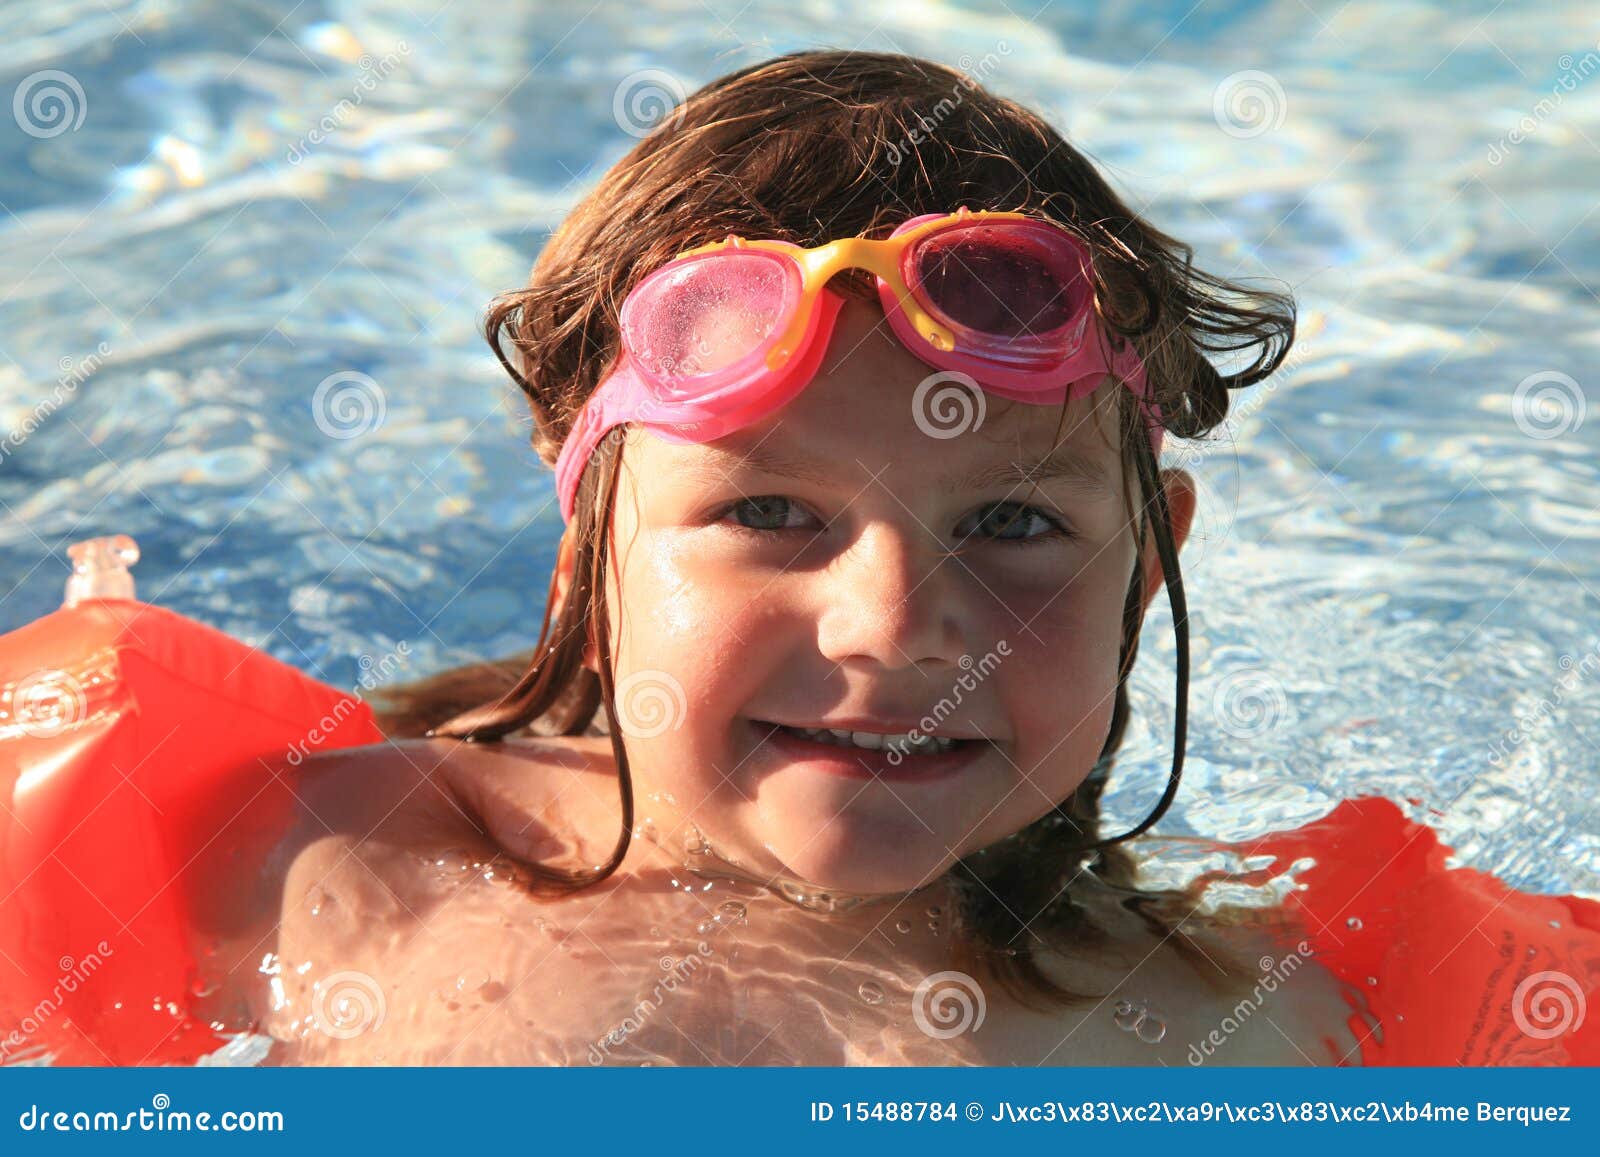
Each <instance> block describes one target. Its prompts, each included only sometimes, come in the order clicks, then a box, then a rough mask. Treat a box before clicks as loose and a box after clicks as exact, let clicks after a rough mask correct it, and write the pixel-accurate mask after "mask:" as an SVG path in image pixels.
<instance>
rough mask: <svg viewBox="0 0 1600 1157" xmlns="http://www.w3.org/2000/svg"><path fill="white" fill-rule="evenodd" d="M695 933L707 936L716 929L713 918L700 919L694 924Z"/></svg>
mask: <svg viewBox="0 0 1600 1157" xmlns="http://www.w3.org/2000/svg"><path fill="white" fill-rule="evenodd" d="M694 930H695V933H696V934H697V935H700V936H709V935H711V933H713V932H715V931H716V930H717V922H716V921H715V920H702V921H700V923H698V924H696V925H695V926H694Z"/></svg>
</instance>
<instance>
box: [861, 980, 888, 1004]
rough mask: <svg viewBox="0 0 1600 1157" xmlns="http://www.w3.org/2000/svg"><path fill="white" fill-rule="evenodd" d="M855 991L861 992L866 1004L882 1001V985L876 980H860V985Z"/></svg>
mask: <svg viewBox="0 0 1600 1157" xmlns="http://www.w3.org/2000/svg"><path fill="white" fill-rule="evenodd" d="M856 991H857V992H858V993H860V994H861V999H862V1000H864V1001H866V1002H867V1003H868V1004H882V1003H883V986H882V985H880V984H878V983H877V982H876V981H872V980H863V981H862V982H861V987H860V988H858V989H857V990H856Z"/></svg>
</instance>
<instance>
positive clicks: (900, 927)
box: [894, 920, 911, 935]
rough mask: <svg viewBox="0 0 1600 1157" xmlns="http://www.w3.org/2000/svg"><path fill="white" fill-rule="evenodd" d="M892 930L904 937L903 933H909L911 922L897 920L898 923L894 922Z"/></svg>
mask: <svg viewBox="0 0 1600 1157" xmlns="http://www.w3.org/2000/svg"><path fill="white" fill-rule="evenodd" d="M894 930H895V931H896V932H899V933H900V934H901V935H904V934H905V933H907V932H909V931H911V921H909V920H898V921H896V922H895V926H894Z"/></svg>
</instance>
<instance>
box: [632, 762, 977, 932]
mask: <svg viewBox="0 0 1600 1157" xmlns="http://www.w3.org/2000/svg"><path fill="white" fill-rule="evenodd" d="M675 804H676V801H675V800H674V799H673V798H672V796H671V795H670V794H669V793H666V792H647V793H646V794H645V795H644V796H643V797H642V798H641V800H640V806H639V808H638V814H639V816H640V817H641V818H640V820H639V822H638V823H636V824H635V826H634V829H633V836H634V843H635V845H636V846H639V845H643V846H642V847H641V848H640V850H641V851H645V852H646V853H647V855H648V857H649V859H650V861H651V862H652V863H653V865H654V866H656V867H658V868H664V869H667V870H669V871H683V872H686V873H689V874H692V875H695V876H698V877H701V878H703V879H708V880H732V881H736V882H738V883H740V884H744V885H747V886H749V887H753V888H760V889H764V890H765V891H767V892H770V893H772V894H773V895H774V896H777V897H780V898H781V899H783V900H785V901H787V902H788V903H790V904H792V905H794V906H795V907H797V908H800V909H803V910H804V911H807V912H811V913H814V914H816V915H819V916H825V917H835V918H838V917H850V916H855V915H859V916H860V917H862V918H864V919H867V920H869V921H877V920H881V919H883V918H884V917H885V916H886V915H887V914H888V913H889V912H891V911H892V910H893V909H895V908H896V907H899V906H900V905H903V904H915V905H921V906H923V907H924V908H926V907H928V906H934V907H944V908H945V909H946V910H948V903H949V900H950V892H949V879H948V877H947V876H940V877H938V878H937V879H934V880H932V881H930V882H928V883H926V884H924V885H922V886H921V887H919V888H915V889H913V890H911V891H909V892H846V891H840V890H837V889H827V888H822V887H819V886H817V885H815V884H812V883H809V882H808V881H805V880H802V879H800V878H799V877H797V876H794V875H791V874H789V873H787V872H784V871H776V872H769V871H766V870H762V869H757V868H754V867H752V866H750V865H748V864H746V863H745V862H744V861H743V860H741V859H740V858H739V857H737V856H735V855H733V854H731V853H728V852H725V851H723V850H722V849H720V848H718V847H717V846H715V845H714V844H713V843H712V842H711V841H710V840H709V839H707V837H706V835H705V833H704V832H702V831H701V830H700V828H699V827H698V826H697V825H696V824H695V823H694V821H692V820H690V819H688V818H686V817H684V816H682V815H681V814H680V813H679V812H678V811H677V808H676V806H675Z"/></svg>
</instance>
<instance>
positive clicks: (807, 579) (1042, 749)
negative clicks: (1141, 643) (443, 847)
mask: <svg viewBox="0 0 1600 1157" xmlns="http://www.w3.org/2000/svg"><path fill="white" fill-rule="evenodd" d="M882 323H883V314H882V311H881V309H879V308H877V307H876V306H875V305H872V304H869V303H864V302H860V301H857V300H855V299H853V298H852V299H849V300H848V301H847V303H846V306H845V308H844V309H843V310H842V311H841V313H840V315H839V319H838V324H837V326H836V329H835V332H834V335H833V339H832V342H831V344H830V347H829V351H828V355H827V358H826V360H825V361H824V363H823V366H822V368H821V370H820V371H819V372H818V373H817V375H816V377H815V378H814V379H813V381H812V382H811V384H810V385H809V386H808V388H807V389H806V390H805V391H804V392H803V393H802V394H801V395H800V396H799V397H798V398H797V399H795V400H794V401H793V402H791V403H789V404H788V405H787V406H786V407H784V408H783V409H782V410H780V411H779V412H777V413H776V414H775V415H773V416H772V417H770V418H768V419H767V420H765V421H762V422H760V423H757V424H754V425H751V426H747V427H746V428H745V429H743V430H741V431H738V432H737V433H735V434H732V435H730V436H728V437H727V438H724V439H721V440H719V441H716V442H712V443H706V444H702V445H674V444H672V443H669V442H666V441H664V440H662V439H660V438H658V437H656V436H654V435H652V434H649V433H648V432H645V431H642V430H640V429H638V428H635V429H634V430H632V431H630V433H629V440H628V442H627V444H626V446H625V448H624V450H623V458H622V461H623V467H622V477H621V478H620V479H619V482H618V488H617V507H616V517H615V522H614V530H613V538H612V543H613V548H612V549H613V552H614V553H613V560H614V561H613V565H612V567H611V576H612V585H611V591H610V596H609V605H610V608H611V618H610V624H611V639H612V649H613V652H614V656H615V676H616V687H617V715H618V719H617V721H616V722H615V723H614V726H616V727H617V729H618V730H620V731H621V732H622V733H623V735H624V736H625V742H626V745H627V750H628V754H629V762H630V766H631V768H632V772H633V776H634V782H635V791H636V793H637V798H638V799H639V800H640V805H639V815H640V816H641V817H644V816H651V817H653V818H654V819H655V820H656V822H657V824H658V825H660V826H662V828H663V831H670V830H671V828H670V825H672V824H673V823H675V822H677V821H680V820H684V819H687V820H692V821H693V823H694V824H695V826H697V827H698V828H699V829H700V831H701V832H702V833H703V834H704V835H705V836H706V838H707V839H708V840H709V841H710V842H711V844H712V846H713V847H715V848H716V850H717V851H718V852H719V853H720V854H722V855H724V856H726V857H729V858H732V859H735V860H737V861H740V862H742V863H743V864H744V865H745V866H746V867H747V868H749V869H751V870H753V871H758V872H762V873H765V874H769V875H770V874H774V873H784V874H786V875H789V876H792V877H798V878H799V879H800V880H802V881H806V882H808V883H810V884H811V885H813V886H815V887H818V888H822V889H827V890H838V891H848V892H904V891H911V890H914V889H916V888H918V887H921V886H922V885H924V884H926V883H929V882H931V881H933V880H935V879H936V878H937V877H939V876H940V875H942V874H943V873H944V872H945V871H946V870H948V869H949V868H950V866H951V865H952V864H953V863H954V861H955V860H956V859H958V858H960V857H962V856H965V855H968V854H970V853H972V852H974V851H976V850H977V849H979V848H982V847H985V846H987V845H989V844H992V843H994V842H995V841H997V840H1000V839H1002V838H1004V837H1005V836H1007V835H1010V834H1011V833H1013V832H1016V831H1018V830H1019V829H1021V828H1023V827H1025V826H1027V825H1028V824H1029V823H1031V822H1032V821H1034V820H1035V819H1037V818H1039V817H1040V816H1041V815H1043V814H1045V813H1046V812H1047V811H1049V810H1050V809H1051V808H1052V807H1054V806H1055V805H1056V804H1057V803H1059V802H1060V801H1063V800H1065V799H1066V798H1067V796H1068V795H1070V794H1071V792H1072V790H1073V789H1074V788H1075V787H1077V786H1078V784H1079V783H1081V782H1082V781H1083V779H1084V778H1085V777H1086V776H1087V775H1088V773H1089V771H1090V769H1091V768H1092V767H1093V765H1094V762H1095V759H1096V758H1097V756H1098V755H1099V753H1100V750H1101V748H1102V746H1103V744H1104V742H1105V739H1106V735H1107V732H1108V730H1109V728H1110V725H1111V716H1112V706H1113V701H1114V694H1115V691H1116V685H1117V660H1118V654H1119V649H1120V646H1121V641H1122V615H1123V603H1124V600H1125V598H1126V596H1127V592H1128V589H1129V584H1130V581H1131V580H1132V578H1133V574H1134V567H1135V564H1136V561H1138V555H1139V552H1138V550H1137V549H1136V547H1137V544H1136V543H1135V541H1134V532H1133V526H1132V524H1131V523H1130V521H1129V498H1128V495H1129V487H1130V486H1131V485H1132V484H1133V481H1132V477H1131V474H1130V475H1128V476H1125V475H1124V472H1123V470H1122V468H1121V466H1120V462H1119V454H1118V453H1117V451H1116V449H1115V445H1116V443H1115V439H1114V431H1115V429H1116V411H1115V408H1114V407H1115V404H1116V402H1117V398H1116V396H1115V392H1116V390H1117V389H1118V388H1120V387H1108V388H1102V389H1100V390H1098V391H1096V392H1095V393H1094V394H1092V395H1090V396H1089V397H1087V398H1082V399H1077V400H1074V401H1073V402H1071V403H1069V405H1068V407H1067V409H1066V418H1065V420H1064V421H1062V419H1061V414H1062V410H1061V407H1060V406H1032V405H1026V404H1019V403H1011V402H1008V401H1005V400H1004V399H1000V398H996V397H992V396H990V395H984V396H983V399H982V406H983V413H982V417H981V421H976V420H970V419H969V420H966V421H961V420H959V419H957V420H956V422H955V423H954V425H955V426H956V427H957V428H962V429H964V432H961V433H959V434H958V435H957V436H954V437H935V436H933V434H932V433H930V432H929V431H934V432H939V433H944V432H947V431H948V430H949V429H950V428H951V426H952V421H951V417H950V415H949V414H946V415H945V416H944V417H943V418H942V419H941V418H940V417H938V416H937V414H936V413H935V411H936V409H937V405H936V403H935V402H934V401H933V398H934V397H936V396H937V394H938V393H939V391H940V388H941V387H942V386H944V385H946V384H947V383H945V382H943V381H941V382H936V383H934V384H933V386H932V388H931V391H924V394H925V395H926V397H925V398H923V399H922V400H921V401H919V400H918V399H917V397H916V395H917V388H918V386H919V384H921V383H923V382H924V381H925V380H926V379H928V378H929V376H930V373H931V371H930V368H929V367H928V366H927V365H925V364H924V363H923V362H921V361H919V360H918V359H917V358H915V357H914V356H913V355H912V354H910V353H909V352H907V351H906V350H905V349H904V348H903V347H902V346H901V345H900V343H899V342H898V341H897V340H896V339H895V337H894V335H893V334H892V333H891V332H890V331H889V329H888V327H887V326H886V325H884V324H882ZM975 411H976V407H975V406H974V407H973V412H975ZM1058 425H1059V427H1060V429H1059V431H1058V429H1057V427H1058ZM1052 452H1053V453H1052ZM1047 456H1052V457H1053V458H1055V459H1056V460H1057V466H1058V467H1059V469H1058V470H1053V471H1040V470H1037V469H1035V471H1034V474H1033V476H1034V477H1037V478H1038V479H1039V485H1038V487H1037V490H1036V491H1034V492H1033V493H1032V494H1031V495H1030V493H1029V487H1028V486H1027V485H1026V484H1019V483H1021V479H1020V478H1019V476H1018V473H1017V471H1018V469H1019V464H1020V466H1021V467H1035V464H1037V463H1039V462H1041V461H1042V460H1044V459H1045V458H1046V457H1047ZM1167 479H1168V493H1169V502H1170V504H1171V508H1172V515H1173V521H1174V531H1175V534H1176V537H1177V541H1178V542H1179V543H1181V542H1182V540H1183V537H1184V536H1185V535H1186V533H1187V529H1188V523H1189V518H1190V516H1191V514H1192V511H1193V506H1194V492H1193V488H1192V485H1191V483H1190V480H1189V478H1188V476H1187V475H1186V474H1183V473H1182V472H1181V471H1180V472H1169V474H1168V475H1167ZM1133 493H1135V494H1136V490H1135V491H1134V492H1133ZM1019 511H1020V517H1018V518H1016V520H1015V521H1014V522H1012V524H1011V525H1010V526H1009V527H1008V526H1006V525H1005V524H1006V521H1007V520H1008V518H1009V517H1010V516H1011V515H1013V514H1018V513H1019ZM957 546H964V547H965V551H964V553H962V554H961V555H959V556H953V555H951V553H950V552H951V550H952V549H953V548H955V547H957ZM1145 558H1146V560H1147V561H1145V562H1143V563H1142V564H1141V567H1142V581H1143V583H1144V589H1143V598H1144V602H1145V604H1146V605H1148V603H1149V601H1150V599H1151V598H1152V597H1153V596H1154V595H1155V593H1157V592H1158V591H1159V589H1160V567H1159V563H1157V562H1156V561H1155V560H1154V551H1153V548H1147V550H1146V552H1145ZM590 662H591V664H592V662H593V657H592V652H591V658H590ZM924 717H928V722H929V723H934V726H932V727H931V728H927V727H924V728H920V730H924V731H931V732H932V734H934V735H948V736H952V737H962V738H963V739H964V740H965V742H962V743H960V744H958V745H957V750H956V752H955V754H954V755H953V756H933V757H929V756H925V755H920V754H915V753H911V754H906V755H905V756H904V758H903V759H902V760H901V761H900V762H899V763H898V765H896V766H894V767H893V768H892V770H891V771H890V773H889V774H888V775H883V774H877V775H875V774H873V773H872V772H871V770H870V769H871V768H873V767H876V768H878V769H879V771H880V772H882V771H883V770H884V768H885V767H886V753H884V752H873V751H870V750H869V751H858V750H852V749H850V748H846V747H832V746H823V745H820V744H815V743H810V742H807V741H804V740H795V739H793V738H791V737H789V736H787V735H785V734H784V733H783V732H781V731H779V730H778V729H777V725H779V724H783V725H791V726H795V727H843V728H846V729H849V730H852V731H866V732H890V733H892V732H905V731H909V730H911V729H912V728H913V727H918V725H919V723H920V722H921V721H923V720H924ZM935 721H937V722H936V723H935ZM924 759H927V760H929V762H928V763H926V764H919V762H918V761H919V760H924ZM952 765H953V766H952ZM655 793H665V794H664V795H661V796H657V798H654V799H651V796H652V795H654V794H655ZM647 800H649V802H648V803H646V802H645V801H647ZM678 838H682V837H681V835H680V836H679V837H678Z"/></svg>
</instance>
